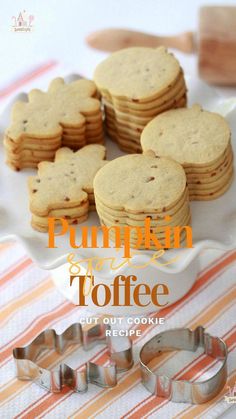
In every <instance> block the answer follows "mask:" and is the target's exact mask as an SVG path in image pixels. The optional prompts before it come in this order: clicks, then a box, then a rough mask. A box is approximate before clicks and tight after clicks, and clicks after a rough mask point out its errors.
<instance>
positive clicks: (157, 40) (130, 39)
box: [86, 29, 195, 54]
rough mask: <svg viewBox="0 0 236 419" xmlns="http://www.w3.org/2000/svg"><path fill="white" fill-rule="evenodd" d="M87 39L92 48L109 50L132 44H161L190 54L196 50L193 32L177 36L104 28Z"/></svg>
mask: <svg viewBox="0 0 236 419" xmlns="http://www.w3.org/2000/svg"><path fill="white" fill-rule="evenodd" d="M86 41H87V43H88V45H90V46H91V47H92V48H96V49H100V50H102V51H108V52H112V51H117V50H119V49H122V48H127V47H132V46H145V47H154V48H156V47H158V46H161V45H163V46H165V47H167V48H175V49H178V50H179V51H182V52H185V53H188V54H190V53H192V52H194V51H195V45H194V34H193V32H184V33H182V34H179V35H176V36H155V35H150V34H147V33H144V32H138V31H132V30H127V29H104V30H101V31H97V32H93V33H92V34H90V35H89V36H88V37H87V38H86Z"/></svg>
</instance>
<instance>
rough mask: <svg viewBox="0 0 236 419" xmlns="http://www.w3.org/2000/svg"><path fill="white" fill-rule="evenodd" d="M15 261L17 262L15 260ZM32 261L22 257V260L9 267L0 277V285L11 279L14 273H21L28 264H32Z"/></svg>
mask: <svg viewBox="0 0 236 419" xmlns="http://www.w3.org/2000/svg"><path fill="white" fill-rule="evenodd" d="M16 263H17V262H16ZM32 264H33V262H32V260H31V259H29V258H27V259H25V258H24V259H23V261H21V262H20V263H19V262H18V264H17V265H16V266H15V265H14V268H13V269H11V270H10V271H8V272H7V273H6V274H5V275H3V276H2V277H1V278H0V285H1V286H2V285H5V284H6V283H7V282H8V281H10V280H11V279H13V277H14V276H15V275H18V274H19V273H21V272H22V271H23V270H24V269H26V268H28V267H29V266H30V265H32Z"/></svg>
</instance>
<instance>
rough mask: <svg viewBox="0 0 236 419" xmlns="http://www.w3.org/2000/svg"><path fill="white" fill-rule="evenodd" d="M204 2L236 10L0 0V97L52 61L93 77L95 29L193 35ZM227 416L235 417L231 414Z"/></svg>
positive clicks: (192, 64) (182, 3)
mask: <svg viewBox="0 0 236 419" xmlns="http://www.w3.org/2000/svg"><path fill="white" fill-rule="evenodd" d="M206 2H207V4H215V5H216V4H233V5H235V6H236V1H235V0H234V1H232V0H231V1H230V0H227V2H224V1H217V0H213V1H212V0H205V1H204V0H77V1H76V0H47V1H46V0H31V1H29V0H11V1H9V0H0V57H1V58H0V59H1V69H0V93H1V90H2V89H4V88H5V87H6V86H8V85H10V83H12V82H13V81H15V80H17V78H19V77H20V76H22V75H24V74H25V73H27V72H29V71H30V70H32V69H33V68H35V67H37V65H39V64H41V63H44V62H45V61H47V60H51V59H56V60H58V61H59V62H60V63H61V64H62V67H60V68H63V72H64V74H61V75H62V76H63V75H65V74H66V73H70V72H78V73H81V74H82V75H85V76H87V77H92V74H93V70H94V68H95V66H96V64H97V63H98V62H99V61H101V60H102V59H103V58H104V57H105V56H106V54H104V53H101V52H97V51H94V50H91V49H90V48H88V47H87V46H86V44H85V42H84V39H85V36H86V35H88V34H89V33H90V32H92V31H94V30H97V29H101V28H108V27H125V28H132V29H136V30H142V31H146V32H150V33H153V34H160V35H172V34H176V33H180V32H182V31H186V30H193V31H195V32H196V33H197V29H198V11H199V7H200V6H201V5H204V4H206ZM23 10H26V12H27V13H28V14H32V15H34V17H35V20H34V30H33V31H32V32H30V33H22V32H20V33H19V32H13V31H12V30H11V25H12V16H18V14H19V12H20V11H23ZM176 55H177V57H178V58H179V60H180V61H181V65H182V67H183V68H184V70H185V72H186V73H187V74H189V75H192V76H195V77H197V55H196V54H192V55H185V54H182V53H178V52H176ZM39 83H42V82H41V81H40V82H39ZM29 87H32V86H31V85H30V86H26V87H25V89H26V90H28V88H29ZM39 87H40V86H39ZM217 90H218V91H219V93H220V94H222V95H224V96H226V95H227V96H233V95H236V88H234V89H232V88H231V89H229V88H227V89H226V88H217ZM227 417H229V416H228V415H227ZM230 417H232V418H233V417H234V414H233V412H232V416H230Z"/></svg>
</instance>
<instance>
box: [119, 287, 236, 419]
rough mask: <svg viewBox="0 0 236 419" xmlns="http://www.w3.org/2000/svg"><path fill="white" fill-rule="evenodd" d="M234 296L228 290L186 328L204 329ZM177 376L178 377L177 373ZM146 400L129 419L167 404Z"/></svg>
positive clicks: (153, 399)
mask: <svg viewBox="0 0 236 419" xmlns="http://www.w3.org/2000/svg"><path fill="white" fill-rule="evenodd" d="M235 296H236V288H235V289H234V292H232V291H231V290H230V291H229V292H228V293H227V294H226V295H225V296H223V297H222V298H221V300H219V301H217V303H216V304H214V305H213V306H212V307H210V308H209V309H208V310H207V311H206V312H204V313H203V315H200V316H198V317H197V322H196V321H195V322H193V323H191V324H188V325H187V327H190V328H191V329H194V328H195V327H196V326H198V325H199V324H202V325H205V327H206V323H207V321H208V319H210V321H212V319H213V318H214V319H216V318H219V317H220V316H221V314H222V313H221V312H219V310H224V308H225V306H226V303H227V302H229V301H232V300H234V299H235ZM234 337H235V334H234ZM185 368H186V367H185ZM194 368H195V367H193V369H194ZM190 371H191V370H190ZM190 371H188V372H186V376H188V374H189V373H190ZM177 375H179V373H178V374H177ZM183 375H184V374H183ZM178 379H183V378H182V377H181V378H180V377H178ZM148 399H151V400H150V401H149V402H148V403H145V400H143V401H142V402H141V403H142V404H143V403H145V405H144V406H142V407H141V408H140V409H138V410H137V411H136V412H135V413H134V414H133V415H131V416H129V418H132V419H137V418H138V417H142V416H143V415H146V414H148V413H149V412H150V411H151V410H153V409H154V408H155V407H157V410H158V409H159V408H160V406H162V405H163V402H167V401H163V399H162V398H160V397H157V398H156V397H153V396H149V397H148V398H147V399H146V401H147V400H148ZM135 409H137V406H135V407H134V408H133V409H132V410H135ZM130 412H131V411H130ZM138 415H139V416H138ZM123 417H124V418H125V417H127V414H126V415H124V416H123Z"/></svg>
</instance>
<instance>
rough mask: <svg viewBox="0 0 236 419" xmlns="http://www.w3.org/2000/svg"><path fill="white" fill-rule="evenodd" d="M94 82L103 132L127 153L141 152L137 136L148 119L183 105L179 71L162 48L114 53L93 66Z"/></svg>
mask: <svg viewBox="0 0 236 419" xmlns="http://www.w3.org/2000/svg"><path fill="white" fill-rule="evenodd" d="M94 81H95V83H96V85H97V87H98V89H99V91H100V93H101V95H102V101H103V104H104V109H105V116H106V119H105V125H106V129H107V132H108V134H109V136H110V137H111V138H112V139H114V140H115V141H116V142H117V143H118V145H119V146H120V148H121V149H122V150H124V151H126V152H128V153H132V152H141V145H140V135H141V133H142V131H143V129H144V127H145V126H146V125H147V124H148V122H149V121H150V120H151V119H153V118H154V117H155V116H156V115H158V114H160V113H161V112H163V111H165V110H167V109H171V108H179V107H184V106H186V85H185V80H184V76H183V71H182V69H181V67H180V65H179V63H178V61H177V60H176V58H175V57H174V56H173V54H171V53H168V51H167V50H166V49H165V48H164V47H160V48H157V49H154V48H141V47H140V48H139V47H137V48H127V49H123V50H120V51H118V52H115V53H114V54H112V55H110V56H109V57H108V58H107V59H106V60H105V61H103V62H102V63H100V64H99V65H98V66H97V68H96V70H95V74H94Z"/></svg>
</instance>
